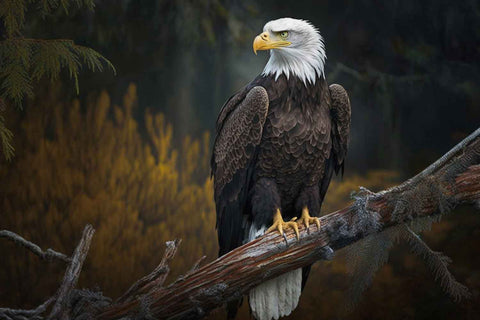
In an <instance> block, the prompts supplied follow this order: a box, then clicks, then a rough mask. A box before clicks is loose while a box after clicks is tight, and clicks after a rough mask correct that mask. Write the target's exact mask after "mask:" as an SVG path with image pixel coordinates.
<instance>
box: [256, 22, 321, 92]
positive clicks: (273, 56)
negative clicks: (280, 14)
mask: <svg viewBox="0 0 480 320" xmlns="http://www.w3.org/2000/svg"><path fill="white" fill-rule="evenodd" d="M258 50H270V59H269V60H268V62H267V65H266V66H265V69H264V70H263V74H264V75H270V74H274V75H275V80H277V79H278V77H279V76H280V75H281V74H282V73H283V74H285V76H286V77H287V79H288V78H289V77H290V75H294V76H297V77H299V78H300V79H301V80H302V81H303V83H304V84H305V85H307V84H308V83H310V84H315V82H316V80H317V78H320V77H325V74H324V65H325V60H326V59H327V56H326V55H325V44H324V43H323V38H322V36H321V35H320V33H319V31H318V30H317V28H315V27H314V26H313V25H312V24H311V23H310V22H308V21H305V20H300V19H293V18H282V19H277V20H272V21H270V22H268V23H267V24H266V25H265V26H264V27H263V32H262V33H261V34H259V35H258V36H257V37H256V38H255V40H254V41H253V51H254V52H255V54H256V53H257V51H258Z"/></svg>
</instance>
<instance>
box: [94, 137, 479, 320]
mask: <svg viewBox="0 0 480 320" xmlns="http://www.w3.org/2000/svg"><path fill="white" fill-rule="evenodd" d="M354 199H355V201H354V203H353V204H352V205H351V206H349V207H346V208H344V209H341V210H338V211H336V212H333V213H331V214H328V215H325V216H323V217H321V219H320V220H321V228H320V230H317V227H316V226H315V225H312V226H310V228H309V230H305V228H301V229H300V232H301V238H300V240H298V241H297V240H296V238H295V235H294V234H293V233H292V232H290V233H288V234H287V241H285V240H284V239H283V237H281V236H280V235H278V234H275V233H271V234H267V235H264V236H262V237H260V238H258V239H256V240H254V241H251V242H249V243H247V244H245V245H243V246H241V247H239V248H237V249H235V250H233V251H231V252H229V253H227V254H226V255H224V256H222V257H220V258H218V259H216V260H215V261H213V262H211V263H209V264H207V265H205V266H203V267H201V268H199V269H198V270H197V271H196V272H193V273H191V274H188V275H187V276H185V277H184V278H182V279H181V280H179V281H176V282H174V283H173V284H171V285H170V286H168V287H164V288H160V287H158V288H155V290H152V291H150V292H149V293H148V294H146V295H145V296H143V297H142V298H141V299H137V300H129V301H126V302H124V303H118V304H114V305H112V306H109V307H108V308H106V309H105V310H104V311H103V312H101V313H100V314H99V318H100V319H120V318H123V317H125V318H129V317H134V316H135V314H138V313H139V312H140V311H139V310H140V309H142V310H143V312H144V311H145V308H147V309H148V310H147V311H148V314H149V316H152V317H154V318H158V319H197V318H202V317H203V316H205V315H206V314H208V312H210V311H211V310H213V309H215V308H217V307H219V306H221V305H223V304H224V303H225V302H227V301H229V300H233V299H238V298H239V297H241V296H242V295H244V294H246V293H247V292H248V291H249V290H250V289H251V288H253V287H255V286H257V285H258V284H260V283H262V282H264V281H266V280H268V279H271V278H274V277H277V276H279V275H281V274H283V273H286V272H288V271H291V270H294V269H297V268H300V267H303V266H307V265H309V264H311V263H314V262H315V261H317V260H320V259H330V258H331V257H332V256H333V250H337V249H340V248H343V247H345V246H347V245H349V244H350V243H352V242H355V241H357V240H359V239H361V238H364V237H366V236H368V235H369V234H371V233H374V232H378V231H381V230H383V229H385V228H389V227H392V226H395V225H399V224H402V223H405V222H408V221H411V220H412V219H415V218H419V217H425V216H432V215H436V214H440V213H447V212H449V211H450V210H451V209H452V208H453V207H455V206H456V205H459V204H476V205H478V204H480V129H477V130H476V131H475V132H474V133H472V134H471V135H470V136H469V137H467V138H466V139H464V140H463V141H462V142H460V143H459V144H458V145H457V146H456V147H454V148H453V149H452V150H450V151H449V152H448V153H447V154H445V155H444V156H443V157H441V158H440V159H439V160H437V161H436V162H435V163H433V164H432V165H430V166H429V167H428V168H426V169H425V170H424V171H422V172H421V173H419V174H418V175H416V176H415V177H413V178H411V179H409V180H407V181H405V182H404V183H402V184H401V185H399V186H396V187H393V188H390V189H388V190H384V191H381V192H379V193H372V192H370V191H368V190H366V189H361V190H360V192H359V193H357V194H356V195H355V196H354ZM307 231H308V232H307Z"/></svg>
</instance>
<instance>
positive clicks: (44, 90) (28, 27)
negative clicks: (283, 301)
mask: <svg viewBox="0 0 480 320" xmlns="http://www.w3.org/2000/svg"><path fill="white" fill-rule="evenodd" d="M63 2H64V1H54V0H45V1H43V0H42V1H37V2H35V3H34V4H31V5H29V6H28V10H27V11H26V12H25V25H24V28H23V31H22V34H21V35H20V34H13V35H11V34H10V35H9V34H8V28H6V24H7V21H6V19H5V15H4V14H0V19H2V25H1V26H0V37H1V38H0V41H1V42H0V49H1V47H2V46H4V47H5V45H6V44H7V42H8V41H10V40H11V39H12V37H13V38H15V39H22V38H23V37H25V38H32V39H71V40H73V41H74V42H75V44H78V45H81V46H86V47H90V48H93V49H94V50H96V51H98V52H99V53H101V54H102V55H103V56H104V57H106V58H108V59H109V60H110V61H111V62H112V64H113V65H114V66H115V69H116V75H115V74H114V73H113V72H112V70H111V69H108V68H105V70H104V72H95V73H93V72H91V71H89V69H93V70H97V71H99V69H100V68H95V67H93V68H92V66H88V65H87V66H86V67H84V68H79V69H78V71H79V72H80V74H79V77H78V84H79V88H80V91H79V92H80V93H79V94H77V92H76V89H75V81H74V80H71V79H70V78H71V77H72V74H71V72H70V73H69V71H68V66H63V67H65V70H64V71H63V72H62V73H60V77H58V78H56V77H50V78H54V80H53V81H48V79H47V78H48V77H47V76H48V75H43V76H42V75H40V76H38V77H36V78H35V79H36V80H35V81H32V83H30V84H29V86H31V94H30V95H29V97H27V98H25V99H23V103H22V105H23V108H22V109H21V110H20V109H19V108H17V107H16V106H15V103H14V102H11V101H8V99H3V100H0V116H1V118H0V122H2V121H3V119H5V125H6V127H7V128H8V129H10V130H11V132H12V133H13V135H14V137H13V147H14V148H15V157H14V158H13V159H11V160H10V161H7V160H6V159H5V157H3V156H2V157H1V159H0V181H1V183H0V229H10V230H12V231H14V232H17V233H18V234H20V235H22V236H24V237H25V238H26V239H29V240H31V241H33V242H35V243H37V244H39V245H40V246H41V247H42V248H48V247H51V248H53V249H55V250H58V251H61V252H64V253H67V254H70V252H72V250H73V248H74V246H75V244H76V243H77V241H78V240H79V237H80V234H81V230H82V229H83V227H84V225H85V224H87V223H91V224H93V225H94V227H95V228H96V229H97V233H96V234H95V237H94V240H93V244H92V248H91V250H90V253H89V256H88V258H87V261H86V266H85V267H84V270H83V272H82V275H81V279H80V286H81V287H89V288H93V287H96V286H98V287H99V288H101V289H102V290H103V291H104V293H105V294H106V295H108V296H111V297H117V296H119V295H120V294H121V293H122V292H123V291H125V290H126V289H127V288H128V287H129V285H130V284H131V283H132V282H133V281H135V280H136V279H138V278H139V277H141V276H142V275H144V274H146V273H148V272H149V271H151V270H152V269H153V268H154V267H155V266H156V264H158V262H159V260H160V258H161V254H162V252H163V249H164V243H165V241H167V240H172V239H174V238H182V239H183V242H182V245H181V246H180V250H179V252H178V254H177V257H176V258H175V260H174V262H173V266H172V268H173V274H172V275H171V277H170V278H172V279H173V277H176V276H178V275H179V274H181V273H184V272H186V271H187V270H188V269H189V268H190V267H191V266H192V265H193V263H194V262H195V261H196V260H197V259H198V258H199V257H200V256H202V255H207V257H208V260H213V259H214V258H215V257H216V254H217V244H216V237H215V229H214V226H215V213H214V203H213V190H212V182H211V181H210V179H209V168H208V165H209V163H208V162H209V156H210V155H209V153H210V148H211V136H210V134H209V133H211V132H212V131H213V128H214V123H215V120H216V116H217V113H218V111H219V109H220V107H221V106H222V104H223V102H224V101H225V100H226V99H227V98H228V97H229V96H230V95H231V94H232V93H234V92H235V91H236V90H239V89H240V88H241V87H242V86H243V85H245V84H247V83H248V82H249V81H250V80H252V79H253V78H254V77H255V76H256V75H257V74H258V73H260V72H261V70H262V69H263V66H264V64H265V63H266V60H267V59H268V55H267V54H259V56H255V55H254V54H253V52H252V49H251V48H252V41H253V38H254V36H255V35H257V34H258V33H260V32H261V31H262V28H263V25H264V24H265V23H266V22H267V21H269V20H272V19H276V18H279V17H285V16H290V17H296V18H302V19H308V20H310V21H311V22H312V23H313V24H314V25H315V26H317V27H318V28H319V30H320V31H321V33H322V35H323V37H324V38H325V42H326V48H327V56H328V60H327V65H326V74H327V78H328V81H329V82H330V83H333V82H337V83H340V84H342V85H343V86H344V87H345V88H346V89H347V91H348V92H349V95H350V99H351V102H352V113H353V115H352V117H353V118H352V121H353V122H352V133H351V136H352V138H351V145H350V151H349V157H348V159H347V163H346V169H345V177H344V179H343V180H342V181H340V180H335V181H333V182H332V185H331V187H330V190H329V192H328V194H327V199H326V203H325V205H324V208H323V211H324V213H328V212H330V211H333V210H336V209H339V208H341V207H343V206H344V205H346V204H347V203H348V201H349V195H350V192H351V191H352V190H357V189H358V187H359V186H365V187H368V188H370V189H371V190H373V191H376V190H380V189H382V188H385V187H386V186H389V185H393V184H395V183H398V182H400V181H402V180H403V179H405V178H407V177H410V176H411V175H413V174H415V173H417V172H418V171H420V170H421V169H423V168H424V167H426V166H427V165H428V164H430V163H431V162H433V161H434V160H436V159H437V158H438V157H439V156H441V155H442V154H443V153H445V152H446V151H448V150H449V149H450V148H451V147H452V146H453V145H455V144H456V143H457V142H459V141H460V140H461V139H462V138H464V137H465V136H466V135H468V134H469V133H470V132H472V131H473V130H475V129H476V128H477V127H478V126H479V124H480V59H479V55H480V1H474V0H460V1H448V0H425V1H396V0H395V1H385V2H383V1H376V0H357V1H354V0H350V1H339V0H335V1H333V0H324V1H312V0H296V1H289V2H282V1H274V0H263V1H258V2H257V1H252V0H246V1H235V0H225V1H221V0H198V1H194V0H142V1H133V0H97V1H94V2H95V7H94V9H89V8H88V6H87V8H85V7H84V6H76V5H72V6H70V7H68V14H66V13H65V9H64V8H62V6H61V4H62V3H63ZM83 2H85V3H87V2H92V1H76V2H74V3H78V4H80V3H83ZM9 3H10V4H11V3H15V1H14V0H2V1H0V9H1V10H0V13H2V12H4V10H6V8H7V7H6V5H7V4H9ZM38 3H40V4H42V3H43V4H45V3H47V4H48V5H49V6H51V7H49V10H47V12H46V14H45V10H44V11H42V10H41V8H39V7H38V6H37V5H36V4H38ZM2 6H3V8H1V7H2ZM2 10H3V11H2ZM0 53H1V51H0ZM22 63H26V62H25V61H23V62H22ZM6 66H7V61H6V60H3V61H0V68H2V69H1V70H0V81H2V84H1V90H3V92H0V94H4V93H5V86H4V85H5V81H6V78H5V76H4V73H3V71H4V70H5V68H6ZM93 66H95V65H93ZM44 80H47V81H44ZM479 219H480V218H479V215H478V210H476V209H472V208H458V209H457V210H456V211H455V213H454V214H451V215H449V216H447V217H445V218H444V219H443V220H442V221H441V222H440V223H438V224H435V225H434V227H433V230H432V231H428V232H425V233H424V234H423V238H424V240H425V241H426V242H427V243H428V244H430V245H431V246H432V248H433V249H434V250H438V251H443V252H445V254H447V255H448V256H450V257H451V258H452V259H453V264H452V265H451V271H452V273H453V274H454V275H455V276H456V277H457V280H459V281H460V282H462V283H464V284H466V285H467V286H468V287H469V288H470V289H471V292H472V294H473V297H472V299H471V300H466V301H462V302H460V303H455V302H453V301H451V300H450V299H449V298H448V297H447V296H446V295H445V294H444V293H443V292H442V290H441V288H440V286H439V285H438V284H437V283H435V282H434V278H433V276H432V275H431V274H430V273H429V272H428V271H427V269H426V268H425V266H424V264H423V262H422V261H421V260H420V259H418V258H417V257H415V256H414V255H412V254H410V253H409V250H408V248H407V247H406V246H404V245H398V246H395V247H394V248H393V250H392V252H391V255H390V260H389V263H388V264H386V265H385V266H384V267H382V268H381V269H380V271H379V273H378V274H377V276H376V277H375V279H374V281H373V284H372V286H371V288H370V289H368V290H367V291H366V292H365V294H364V296H363V298H362V300H361V301H360V303H359V305H358V306H357V308H356V309H355V310H354V311H353V312H352V313H349V314H345V313H344V312H342V306H343V305H345V301H348V299H349V297H348V295H347V294H346V292H347V291H348V290H347V289H348V285H349V278H348V274H347V270H346V267H345V261H344V260H343V259H342V253H341V252H339V253H338V254H337V256H338V259H334V261H331V262H321V263H317V264H316V265H315V268H314V270H313V271H312V275H311V277H310V280H309V283H308V284H307V287H306V289H305V292H304V294H303V295H302V298H301V301H300V306H299V307H298V308H297V310H296V311H295V312H294V313H293V314H292V315H291V316H290V317H289V318H290V319H332V318H346V319H386V318H388V319H413V318H415V319H450V318H457V319H477V318H478V317H479V316H480V298H479V295H480V272H479V270H480V249H479V244H480V224H479V221H480V220H479ZM0 252H1V257H2V259H1V263H0V306H8V307H22V308H28V307H32V306H34V305H37V304H39V303H41V302H43V301H44V300H45V298H46V297H49V296H51V295H52V294H54V292H55V290H56V289H57V287H58V284H59V283H60V280H61V278H62V276H63V272H64V267H65V266H64V265H61V263H59V262H51V263H45V262H43V261H40V260H39V259H38V258H37V257H36V256H34V255H32V254H31V253H30V252H27V251H26V250H23V249H18V248H17V247H16V246H15V245H13V244H11V243H10V242H8V241H6V240H4V241H0ZM222 316H223V314H222V311H218V312H216V313H214V314H213V315H211V316H210V318H212V319H213V318H215V319H217V318H218V319H220V318H221V317H222ZM241 317H243V318H248V310H247V308H246V306H245V304H244V308H243V309H242V311H241Z"/></svg>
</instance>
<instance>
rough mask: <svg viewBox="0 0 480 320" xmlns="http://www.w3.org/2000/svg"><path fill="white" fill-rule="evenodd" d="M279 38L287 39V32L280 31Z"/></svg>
mask: <svg viewBox="0 0 480 320" xmlns="http://www.w3.org/2000/svg"><path fill="white" fill-rule="evenodd" d="M280 38H282V39H287V38H288V31H281V32H280Z"/></svg>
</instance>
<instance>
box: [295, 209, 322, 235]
mask: <svg viewBox="0 0 480 320" xmlns="http://www.w3.org/2000/svg"><path fill="white" fill-rule="evenodd" d="M298 223H303V224H304V225H305V227H306V228H307V232H309V229H308V227H310V224H311V223H312V224H313V223H315V224H316V225H317V229H318V230H320V219H318V218H317V217H311V216H310V213H309V211H308V208H307V207H304V208H303V210H302V216H301V217H300V219H299V220H298Z"/></svg>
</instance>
